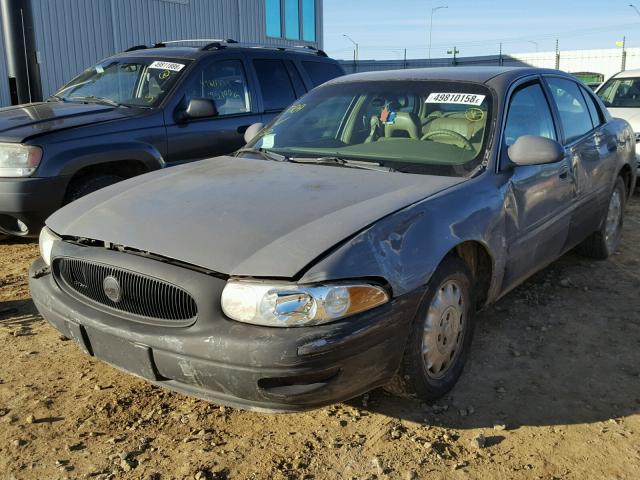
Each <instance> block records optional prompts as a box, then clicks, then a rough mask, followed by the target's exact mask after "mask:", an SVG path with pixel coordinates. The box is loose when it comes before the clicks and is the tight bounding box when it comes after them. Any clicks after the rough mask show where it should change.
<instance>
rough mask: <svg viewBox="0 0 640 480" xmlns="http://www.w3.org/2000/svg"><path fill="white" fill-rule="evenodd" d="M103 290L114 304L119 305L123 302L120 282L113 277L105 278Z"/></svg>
mask: <svg viewBox="0 0 640 480" xmlns="http://www.w3.org/2000/svg"><path fill="white" fill-rule="evenodd" d="M102 289H103V290H104V294H105V295H106V296H107V298H108V299H109V300H111V301H112V302H113V303H118V302H119V301H120V300H122V290H121V288H120V282H118V279H117V278H116V277H112V276H111V275H109V276H108V277H105V279H104V280H103V281H102Z"/></svg>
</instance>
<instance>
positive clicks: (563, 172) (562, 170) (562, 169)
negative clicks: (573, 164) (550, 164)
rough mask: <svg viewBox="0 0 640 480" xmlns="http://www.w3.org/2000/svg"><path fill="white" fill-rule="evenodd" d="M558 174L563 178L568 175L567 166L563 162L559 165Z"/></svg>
mask: <svg viewBox="0 0 640 480" xmlns="http://www.w3.org/2000/svg"><path fill="white" fill-rule="evenodd" d="M558 176H559V177H560V178H562V179H563V180H564V179H565V178H567V177H568V176H569V167H568V166H567V165H566V164H565V165H562V166H561V167H560V170H559V171H558Z"/></svg>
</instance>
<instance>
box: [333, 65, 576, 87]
mask: <svg viewBox="0 0 640 480" xmlns="http://www.w3.org/2000/svg"><path fill="white" fill-rule="evenodd" d="M539 74H554V75H563V76H567V77H568V78H573V77H571V76H570V75H569V74H567V73H565V72H561V71H560V70H552V69H548V68H534V67H497V66H496V67H491V66H489V67H433V68H415V69H408V70H383V71H375V72H363V73H355V74H351V75H347V76H344V77H338V78H336V79H334V80H331V81H330V82H328V83H331V84H336V83H348V82H375V81H388V80H400V81H402V80H406V81H411V80H451V81H466V82H475V83H488V82H489V81H490V80H493V79H496V78H498V77H499V78H500V80H501V82H500V83H503V84H504V83H511V82H512V81H513V80H516V79H518V78H521V77H525V76H529V75H539Z"/></svg>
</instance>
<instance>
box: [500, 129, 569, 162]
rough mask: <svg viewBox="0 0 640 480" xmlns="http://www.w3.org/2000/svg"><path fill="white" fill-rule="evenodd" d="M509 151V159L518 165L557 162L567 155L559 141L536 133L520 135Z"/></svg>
mask: <svg viewBox="0 0 640 480" xmlns="http://www.w3.org/2000/svg"><path fill="white" fill-rule="evenodd" d="M507 153H508V154H509V160H511V161H512V162H513V163H514V164H516V165H518V166H523V165H544V164H546V163H555V162H559V161H560V160H562V159H563V158H564V156H565V152H564V148H563V147H562V145H560V144H559V143H558V142H556V141H555V140H551V139H549V138H545V137H538V136H535V135H523V136H521V137H519V138H518V139H517V140H516V141H515V143H514V144H513V145H511V146H510V147H509V150H508V151H507Z"/></svg>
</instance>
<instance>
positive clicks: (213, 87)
mask: <svg viewBox="0 0 640 480" xmlns="http://www.w3.org/2000/svg"><path fill="white" fill-rule="evenodd" d="M216 57H217V56H216ZM178 95H179V96H181V100H180V102H179V104H178V105H177V106H176V107H175V108H174V109H167V112H166V113H165V122H166V124H167V137H168V141H167V144H168V161H169V162H171V163H174V164H175V163H181V162H188V161H192V160H199V159H202V158H207V157H215V156H218V155H225V154H228V153H231V152H233V151H235V150H237V149H238V148H240V147H242V146H243V145H244V143H245V142H244V138H243V134H244V132H245V130H246V129H247V127H249V125H251V124H252V123H256V122H260V114H259V113H258V112H257V107H256V106H255V105H254V101H253V100H254V98H255V97H254V96H253V95H251V90H250V85H249V83H248V81H247V75H246V70H245V65H244V61H243V59H242V57H240V56H238V57H224V58H222V59H220V58H219V57H217V58H214V59H207V60H203V61H202V62H201V63H200V64H199V65H196V66H195V68H194V69H193V70H192V71H191V72H190V74H189V77H188V78H187V79H185V82H184V83H183V87H182V90H181V92H180V93H179V94H178ZM192 98H207V99H211V100H213V101H214V102H215V104H216V109H217V111H218V114H217V115H216V116H215V117H211V118H202V119H192V120H186V121H182V120H180V112H181V111H182V110H184V109H185V108H186V106H187V104H188V103H189V101H190V100H191V99H192Z"/></svg>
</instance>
